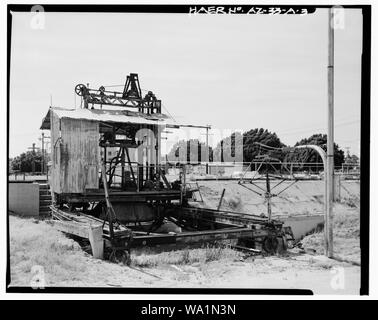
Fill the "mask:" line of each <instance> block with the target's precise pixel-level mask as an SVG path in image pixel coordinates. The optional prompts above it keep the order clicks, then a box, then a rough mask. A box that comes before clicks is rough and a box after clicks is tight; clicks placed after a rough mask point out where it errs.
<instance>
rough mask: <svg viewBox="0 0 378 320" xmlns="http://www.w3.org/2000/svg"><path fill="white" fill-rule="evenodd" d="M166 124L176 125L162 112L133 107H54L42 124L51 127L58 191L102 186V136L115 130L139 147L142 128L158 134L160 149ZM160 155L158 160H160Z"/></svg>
mask: <svg viewBox="0 0 378 320" xmlns="http://www.w3.org/2000/svg"><path fill="white" fill-rule="evenodd" d="M166 126H175V124H174V123H172V120H171V119H170V118H169V117H168V116H166V115H164V114H161V113H156V114H146V113H142V112H135V111H129V110H105V109H63V108H56V107H54V108H52V107H51V108H50V109H49V111H48V113H47V114H46V116H45V117H44V119H43V121H42V125H41V129H42V130H50V131H51V162H52V163H51V177H50V185H51V189H52V191H53V192H54V193H57V194H73V193H84V192H85V191H86V190H88V189H98V188H99V172H100V170H101V157H100V148H101V147H104V148H105V153H106V146H101V143H100V140H101V136H103V135H104V134H106V133H109V132H115V130H119V129H121V130H122V133H123V134H125V135H126V136H127V138H128V139H129V140H128V141H130V142H129V145H128V147H130V148H133V147H134V148H135V147H137V145H136V144H135V133H136V132H137V131H138V130H139V129H142V128H148V129H151V130H152V131H153V132H154V133H156V134H157V139H156V145H155V146H154V147H155V149H156V152H157V153H160V134H159V133H160V132H161V130H162V129H163V128H165V127H166ZM133 141H134V142H133ZM158 158H159V157H157V158H156V159H157V160H156V161H158Z"/></svg>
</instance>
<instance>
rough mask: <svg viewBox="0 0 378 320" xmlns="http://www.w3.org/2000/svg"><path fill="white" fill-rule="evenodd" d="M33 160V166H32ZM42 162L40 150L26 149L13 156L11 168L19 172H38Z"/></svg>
mask: <svg viewBox="0 0 378 320" xmlns="http://www.w3.org/2000/svg"><path fill="white" fill-rule="evenodd" d="M33 162H34V166H35V167H34V168H33ZM41 163H42V152H41V151H39V150H38V151H35V152H33V151H27V152H24V153H21V154H20V155H19V156H17V157H15V158H13V159H12V161H11V169H12V170H13V171H20V172H33V169H34V172H40V171H41Z"/></svg>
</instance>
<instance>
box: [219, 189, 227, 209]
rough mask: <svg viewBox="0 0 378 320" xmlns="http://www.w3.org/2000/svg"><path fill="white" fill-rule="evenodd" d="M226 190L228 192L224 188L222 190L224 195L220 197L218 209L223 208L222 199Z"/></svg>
mask: <svg viewBox="0 0 378 320" xmlns="http://www.w3.org/2000/svg"><path fill="white" fill-rule="evenodd" d="M225 192H226V189H223V191H222V195H221V197H220V199H219V203H218V207H217V211H219V210H220V208H221V206H222V201H223V197H224V193H225Z"/></svg>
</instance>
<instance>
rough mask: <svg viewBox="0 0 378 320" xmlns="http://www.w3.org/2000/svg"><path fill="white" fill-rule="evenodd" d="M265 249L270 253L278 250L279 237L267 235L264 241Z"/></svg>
mask: <svg viewBox="0 0 378 320" xmlns="http://www.w3.org/2000/svg"><path fill="white" fill-rule="evenodd" d="M262 247H263V249H264V250H265V251H266V252H267V253H270V254H273V253H275V252H277V249H278V239H277V238H275V237H265V238H264V240H263V243H262Z"/></svg>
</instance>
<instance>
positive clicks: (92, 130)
mask: <svg viewBox="0 0 378 320" xmlns="http://www.w3.org/2000/svg"><path fill="white" fill-rule="evenodd" d="M61 136H62V145H61V152H60V175H61V184H60V186H61V191H62V192H63V193H83V192H85V189H97V188H98V184H99V174H98V172H99V163H98V155H99V126H98V122H94V121H88V120H76V119H67V118H63V119H61Z"/></svg>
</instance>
